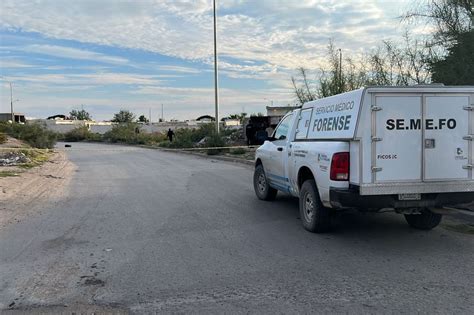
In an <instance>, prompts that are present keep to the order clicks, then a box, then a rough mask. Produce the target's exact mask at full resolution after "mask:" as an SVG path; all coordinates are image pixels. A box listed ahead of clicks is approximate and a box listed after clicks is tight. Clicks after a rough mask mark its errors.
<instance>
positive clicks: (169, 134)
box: [166, 128, 174, 142]
mask: <svg viewBox="0 0 474 315" xmlns="http://www.w3.org/2000/svg"><path fill="white" fill-rule="evenodd" d="M166 136H167V137H168V139H169V140H170V142H173V136H174V132H173V130H171V128H169V129H168V133H167V134H166Z"/></svg>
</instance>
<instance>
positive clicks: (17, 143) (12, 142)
mask: <svg viewBox="0 0 474 315" xmlns="http://www.w3.org/2000/svg"><path fill="white" fill-rule="evenodd" d="M25 147H29V145H27V144H25V143H24V142H23V141H21V140H18V139H15V138H12V137H9V136H7V141H6V142H4V143H1V144H0V149H1V148H25Z"/></svg>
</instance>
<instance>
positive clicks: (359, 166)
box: [254, 85, 474, 232]
mask: <svg viewBox="0 0 474 315" xmlns="http://www.w3.org/2000/svg"><path fill="white" fill-rule="evenodd" d="M473 121H474V87H472V86H468V87H447V86H442V85H426V86H414V87H368V88H363V89H359V90H355V91H352V92H347V93H343V94H339V95H335V96H331V97H327V98H323V99H319V100H316V101H312V102H308V103H306V104H304V105H303V106H302V108H301V109H297V110H295V111H293V112H290V113H288V114H287V115H286V116H285V117H284V118H283V119H282V120H281V121H280V123H279V125H278V126H277V128H276V129H275V131H274V133H273V135H272V137H270V138H269V140H268V141H266V142H265V143H264V144H263V145H262V146H260V147H259V148H258V149H257V152H256V158H255V173H254V188H255V192H256V194H257V196H258V197H259V198H260V199H263V200H272V199H274V198H275V196H276V194H277V191H283V192H286V193H289V194H291V195H293V196H296V197H299V199H300V201H299V207H300V214H301V215H300V216H301V220H302V222H303V226H304V227H305V228H306V229H307V230H310V231H312V232H323V231H327V230H328V229H329V228H330V222H331V217H332V215H333V214H334V213H335V212H336V210H338V209H348V208H357V209H359V210H362V211H380V210H382V209H383V210H394V211H396V212H398V213H402V214H404V215H405V217H406V220H407V222H408V223H409V224H410V225H411V226H413V227H415V228H420V229H431V228H433V227H435V226H436V225H438V224H439V222H440V220H441V214H440V209H442V208H443V207H447V206H452V205H456V204H461V203H468V202H472V201H473V199H474V177H473V173H474V172H473V164H474V143H473V139H474V122H473Z"/></svg>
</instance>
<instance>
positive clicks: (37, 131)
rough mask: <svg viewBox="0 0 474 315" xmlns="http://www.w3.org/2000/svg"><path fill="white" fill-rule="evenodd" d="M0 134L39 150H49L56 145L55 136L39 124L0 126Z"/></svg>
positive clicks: (5, 124) (3, 124) (6, 124)
mask: <svg viewBox="0 0 474 315" xmlns="http://www.w3.org/2000/svg"><path fill="white" fill-rule="evenodd" d="M0 132H3V133H6V134H8V135H10V136H11V137H13V138H16V139H19V140H22V141H25V142H26V143H28V144H29V145H31V146H32V147H35V148H39V149H51V148H53V147H54V145H55V144H56V140H57V134H56V133H55V132H53V131H50V130H48V129H47V128H46V126H45V125H43V124H39V123H31V124H30V123H27V124H8V123H1V124H0Z"/></svg>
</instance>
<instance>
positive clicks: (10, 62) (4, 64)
mask: <svg viewBox="0 0 474 315" xmlns="http://www.w3.org/2000/svg"><path fill="white" fill-rule="evenodd" d="M33 67H34V65H31V64H28V63H24V62H23V61H18V60H15V59H7V58H2V60H1V61H0V68H2V69H8V68H33Z"/></svg>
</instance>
